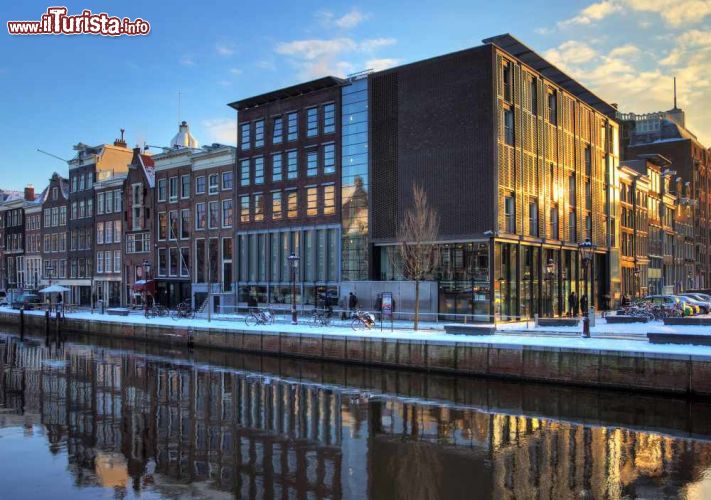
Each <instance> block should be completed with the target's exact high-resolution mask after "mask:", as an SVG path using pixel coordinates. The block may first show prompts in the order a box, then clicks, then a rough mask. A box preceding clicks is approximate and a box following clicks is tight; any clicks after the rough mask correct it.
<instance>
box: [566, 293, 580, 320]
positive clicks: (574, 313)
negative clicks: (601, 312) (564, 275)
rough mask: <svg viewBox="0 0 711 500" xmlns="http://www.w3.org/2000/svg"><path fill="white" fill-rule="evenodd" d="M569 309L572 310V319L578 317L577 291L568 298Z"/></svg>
mask: <svg viewBox="0 0 711 500" xmlns="http://www.w3.org/2000/svg"><path fill="white" fill-rule="evenodd" d="M568 309H569V310H570V316H571V317H575V316H577V315H578V295H577V294H576V293H575V290H573V291H572V292H570V295H569V296H568Z"/></svg>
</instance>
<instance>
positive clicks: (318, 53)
mask: <svg viewBox="0 0 711 500" xmlns="http://www.w3.org/2000/svg"><path fill="white" fill-rule="evenodd" d="M394 43H396V40H395V39H394V38H367V39H364V40H360V41H356V40H354V39H353V38H349V37H339V38H331V39H310V40H294V41H291V42H283V43H280V44H278V45H277V46H276V48H275V51H276V53H277V54H279V55H282V56H287V57H288V58H289V61H290V63H291V64H292V65H293V66H295V67H296V68H297V70H298V73H299V77H300V78H318V77H321V76H324V75H327V74H333V75H338V76H344V75H347V74H348V73H352V72H353V71H354V70H356V69H360V68H362V67H363V66H362V64H363V63H364V61H361V63H360V65H357V64H356V62H355V61H353V59H355V60H359V59H361V58H362V55H364V54H365V55H371V56H372V54H373V53H374V52H376V51H377V50H378V49H380V48H382V47H387V46H389V45H393V44H394ZM370 60H371V61H378V60H379V59H376V58H371V59H370Z"/></svg>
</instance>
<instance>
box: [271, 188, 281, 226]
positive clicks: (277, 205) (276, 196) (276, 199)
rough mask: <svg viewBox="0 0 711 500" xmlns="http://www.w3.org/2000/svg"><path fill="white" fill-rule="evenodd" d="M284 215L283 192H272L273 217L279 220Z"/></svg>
mask: <svg viewBox="0 0 711 500" xmlns="http://www.w3.org/2000/svg"><path fill="white" fill-rule="evenodd" d="M281 217H282V213H281V193H280V192H274V193H272V219H274V220H279V219H281Z"/></svg>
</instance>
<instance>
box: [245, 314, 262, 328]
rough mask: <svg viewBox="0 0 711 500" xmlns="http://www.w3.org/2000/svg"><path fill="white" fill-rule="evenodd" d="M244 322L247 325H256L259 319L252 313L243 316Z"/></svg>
mask: <svg viewBox="0 0 711 500" xmlns="http://www.w3.org/2000/svg"><path fill="white" fill-rule="evenodd" d="M244 323H245V325H247V326H257V323H259V321H258V320H257V318H255V317H254V316H253V315H252V314H250V315H249V316H247V317H246V318H244Z"/></svg>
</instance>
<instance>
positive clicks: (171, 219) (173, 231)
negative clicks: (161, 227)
mask: <svg viewBox="0 0 711 500" xmlns="http://www.w3.org/2000/svg"><path fill="white" fill-rule="evenodd" d="M178 231H180V222H179V221H178V211H177V210H171V211H170V213H169V214H168V239H171V240H177V239H178Z"/></svg>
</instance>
